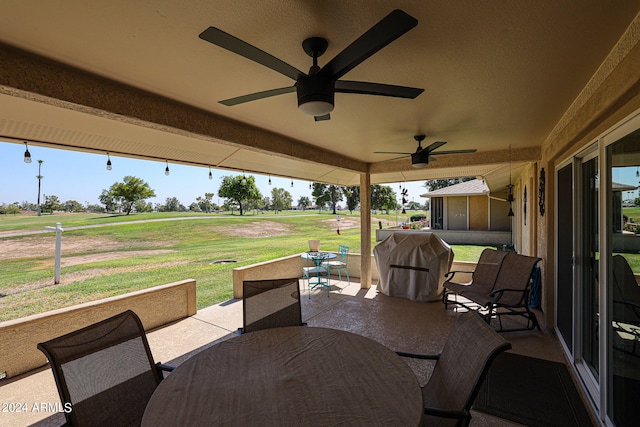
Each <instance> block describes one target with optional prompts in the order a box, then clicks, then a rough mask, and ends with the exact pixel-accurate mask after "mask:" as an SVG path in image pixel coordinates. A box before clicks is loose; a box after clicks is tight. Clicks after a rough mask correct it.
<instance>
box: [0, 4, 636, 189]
mask: <svg viewBox="0 0 640 427" xmlns="http://www.w3.org/2000/svg"><path fill="white" fill-rule="evenodd" d="M395 8H400V9H402V10H404V11H405V12H407V13H408V14H410V15H412V16H413V17H415V18H416V19H417V20H418V21H419V24H418V25H417V27H416V28H414V29H412V30H410V31H409V32H408V33H406V34H405V35H404V36H402V37H400V38H399V39H397V40H396V41H394V42H392V43H391V44H389V45H388V46H387V47H385V48H384V49H382V50H381V51H379V52H378V53H376V54H375V55H373V56H372V57H370V58H369V59H367V60H366V61H364V62H363V63H362V64H360V65H359V66H357V67H356V68H354V69H353V70H352V71H350V72H349V73H347V74H346V75H345V77H344V78H345V79H348V80H361V81H370V82H378V83H386V84H395V85H403V86H412V87H418V88H424V89H425V90H424V92H423V93H422V94H421V95H420V96H418V97H417V98H416V99H413V100H407V99H398V98H387V97H377V96H365V95H353V94H337V95H336V99H335V110H334V111H333V113H332V114H331V120H329V121H321V122H314V120H313V118H312V117H311V116H308V115H305V114H303V113H301V112H300V111H298V109H297V104H296V98H295V95H294V94H292V93H289V94H285V95H280V96H276V97H272V98H267V99H262V100H259V101H255V102H250V103H246V104H242V105H237V106H233V107H227V106H224V105H222V104H219V103H218V101H220V100H223V99H227V98H231V97H235V96H240V95H245V94H248V93H252V92H257V91H262V90H268V89H273V88H279V87H285V86H290V85H292V84H293V81H292V80H290V79H288V78H287V77H284V76H283V75H280V74H278V73H276V72H274V71H272V70H270V69H267V68H265V67H263V66H261V65H258V64H255V63H253V62H251V61H248V60H246V59H244V58H241V57H239V56H237V55H235V54H233V53H230V52H228V51H226V50H224V49H221V48H219V47H217V46H214V45H212V44H210V43H207V42H205V41H203V40H201V39H200V38H199V37H198V35H199V34H200V33H201V32H202V31H203V30H205V29H206V28H207V27H209V26H216V27H219V28H221V29H222V30H224V31H226V32H228V33H230V34H233V35H234V36H236V37H238V38H240V39H242V40H244V41H246V42H248V43H250V44H252V45H255V46H257V47H259V48H260V49H262V50H264V51H266V52H268V53H270V54H272V55H274V56H276V57H278V58H280V59H282V60H283V61H285V62H287V63H289V64H291V65H293V66H294V67H296V68H298V69H300V70H302V71H305V72H306V71H307V70H308V68H309V66H310V65H311V59H310V58H309V57H308V56H307V55H306V54H305V53H304V52H303V50H302V47H301V43H302V40H304V39H305V38H307V37H310V36H321V37H324V38H326V39H327V40H328V41H329V47H328V49H327V52H326V53H325V54H324V56H322V57H321V58H320V59H319V64H320V66H322V65H323V64H325V63H326V62H327V61H328V60H330V59H331V58H333V57H334V56H335V55H336V54H337V53H338V52H340V51H341V50H342V49H344V48H345V47H346V46H347V45H348V44H349V43H351V42H352V41H353V40H355V39H356V38H357V37H359V36H360V35H361V34H362V33H364V32H365V31H366V30H368V29H369V28H371V27H372V26H373V25H374V24H375V23H376V22H378V21H379V20H380V19H382V18H383V17H384V16H386V15H387V14H388V13H389V12H391V10H392V9H395ZM639 10H640V1H624V2H610V1H606V0H601V1H596V0H594V1H589V2H584V1H574V2H558V1H555V0H540V1H536V2H515V1H513V2H504V1H483V2H472V1H454V2H451V1H448V0H434V1H429V2H415V1H396V2H371V1H367V0H352V1H322V2H318V1H296V2H291V1H284V0H265V1H260V2H251V3H250V4H249V3H240V4H239V3H238V2H237V1H235V0H228V1H215V0H206V1H204V0H193V1H190V2H188V3H184V2H178V1H170V0H164V1H160V0H158V1H154V2H131V1H127V0H110V1H103V2H97V3H96V2H65V3H64V6H63V7H62V6H61V5H60V3H57V2H41V1H31V0H27V1H25V0H22V1H7V2H4V8H3V13H2V14H0V42H2V43H4V44H5V45H4V46H0V58H2V59H3V64H4V66H3V67H2V68H3V69H2V70H0V138H2V139H4V140H7V141H13V142H18V143H19V142H21V141H22V140H28V141H32V142H31V143H32V144H33V145H38V144H43V145H44V144H46V145H53V146H59V147H62V148H69V149H74V150H86V151H92V152H107V151H108V152H111V153H115V154H120V155H125V156H131V157H142V158H149V159H155V160H159V161H163V162H164V160H165V159H167V160H169V161H170V162H177V163H184V164H193V165H200V166H204V167H207V166H209V165H211V166H214V167H219V168H223V169H232V170H245V171H248V172H255V173H263V174H271V175H279V176H286V177H292V178H298V179H305V180H310V181H322V182H328V183H337V184H341V185H359V183H360V180H359V176H360V174H361V173H365V172H367V171H369V172H370V173H371V182H372V183H385V182H397V181H405V180H406V181H413V180H424V179H432V178H446V177H457V176H484V177H485V178H486V180H487V182H488V183H489V185H490V186H491V188H492V190H496V189H498V188H499V187H501V186H504V185H505V184H506V182H507V181H508V167H506V168H505V165H506V164H507V162H508V160H509V158H510V155H509V151H510V148H509V147H511V158H512V160H513V168H512V169H513V171H515V172H517V171H519V170H520V169H521V168H522V166H523V165H525V164H526V163H527V162H529V161H536V160H538V159H539V158H540V156H541V149H540V147H541V145H542V144H543V142H544V141H545V140H546V139H547V138H548V136H549V135H550V134H551V133H552V132H553V131H554V127H556V125H557V124H558V123H559V122H560V121H561V118H562V116H563V114H565V112H566V111H567V109H568V108H569V107H570V105H571V104H572V102H573V101H574V100H575V98H576V97H577V96H578V95H579V93H580V92H581V91H582V90H583V88H584V87H585V86H586V85H587V83H588V81H589V79H590V78H591V76H592V75H593V74H594V73H595V71H596V70H597V69H598V67H599V66H600V64H601V63H602V62H603V60H604V59H605V57H606V55H607V54H608V53H609V52H610V51H611V49H612V48H613V46H614V45H615V43H616V42H617V41H618V39H619V38H620V36H621V35H622V34H623V32H624V31H625V30H626V29H627V27H628V25H629V24H630V23H631V21H632V20H633V18H634V17H635V16H636V15H637V13H638V11H639ZM14 48H17V49H18V50H15V49H14ZM25 52H30V53H34V54H36V55H39V56H30V55H24V53H25ZM41 57H42V58H41ZM43 58H46V59H47V60H53V61H55V62H48V61H47V60H44V59H43ZM60 64H65V66H62V65H60ZM10 65H13V66H10ZM67 66H70V67H67ZM79 70H82V71H79ZM85 72H86V73H89V74H85ZM114 82H117V84H116V83H114ZM418 133H424V134H426V135H427V139H426V140H425V143H427V144H429V143H431V142H433V141H436V140H442V141H447V142H448V144H447V145H446V146H445V147H443V148H442V149H445V150H463V149H471V148H475V149H477V150H478V152H477V153H475V154H460V155H448V156H441V157H439V158H438V160H437V161H436V162H432V163H431V164H430V165H429V166H428V167H426V168H424V169H414V168H412V167H411V165H410V161H409V159H408V158H404V159H400V160H392V161H389V159H392V158H394V157H397V156H394V155H383V154H376V153H375V152H376V151H402V152H405V151H406V152H411V151H414V150H415V146H416V144H415V141H413V135H415V134H418Z"/></svg>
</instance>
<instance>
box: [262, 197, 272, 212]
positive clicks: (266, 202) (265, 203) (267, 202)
mask: <svg viewBox="0 0 640 427" xmlns="http://www.w3.org/2000/svg"><path fill="white" fill-rule="evenodd" d="M262 209H265V210H269V209H271V198H270V197H263V198H262Z"/></svg>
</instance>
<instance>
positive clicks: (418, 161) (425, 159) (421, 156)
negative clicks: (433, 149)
mask: <svg viewBox="0 0 640 427" xmlns="http://www.w3.org/2000/svg"><path fill="white" fill-rule="evenodd" d="M428 164H429V152H425V151H419V152H417V153H413V154H411V165H412V166H413V167H414V168H423V167H425V166H427V165H428Z"/></svg>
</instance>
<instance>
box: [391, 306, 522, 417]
mask: <svg viewBox="0 0 640 427" xmlns="http://www.w3.org/2000/svg"><path fill="white" fill-rule="evenodd" d="M510 348H511V344H510V343H509V342H507V341H506V340H505V339H504V338H502V337H501V336H500V335H499V334H498V333H497V332H496V331H494V330H493V329H492V328H491V327H490V326H489V325H488V324H487V323H486V322H485V321H484V320H483V319H482V317H480V315H479V314H478V313H476V312H475V311H469V312H466V313H463V314H461V315H460V316H459V317H458V319H457V320H456V322H455V323H454V325H453V327H452V328H451V332H450V333H449V337H448V338H447V341H446V342H445V345H444V348H443V349H442V353H440V354H436V355H429V354H414V353H406V352H400V351H399V352H397V354H398V355H400V356H402V357H410V358H416V359H427V360H436V364H435V367H434V369H433V372H432V374H431V377H430V378H429V382H428V383H427V385H426V386H424V387H423V388H422V395H423V398H424V404H425V408H424V414H425V418H424V421H423V425H429V426H468V425H469V422H470V421H471V413H470V410H471V405H473V402H474V400H475V399H476V396H477V395H478V391H479V390H480V386H481V385H482V382H483V381H484V378H485V377H486V375H487V373H488V372H489V368H490V367H491V364H492V363H493V361H494V359H495V358H496V356H497V355H498V354H500V353H502V352H503V351H505V350H508V349H510Z"/></svg>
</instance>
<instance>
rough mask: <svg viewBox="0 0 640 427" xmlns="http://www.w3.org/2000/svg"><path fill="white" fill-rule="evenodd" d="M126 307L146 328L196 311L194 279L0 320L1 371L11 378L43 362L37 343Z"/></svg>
mask: <svg viewBox="0 0 640 427" xmlns="http://www.w3.org/2000/svg"><path fill="white" fill-rule="evenodd" d="M126 310H133V311H134V312H135V313H136V314H137V315H138V317H140V320H141V321H142V324H143V325H144V328H145V330H147V329H152V328H155V327H157V326H161V325H164V324H167V323H170V322H173V321H174V320H178V319H183V318H185V317H188V316H192V315H194V314H196V281H195V280H193V279H187V280H183V281H180V282H175V283H170V284H167V285H161V286H156V287H153V288H149V289H144V290H142V291H137V292H131V293H128V294H124V295H119V296H116V297H111V298H105V299H102V300H98V301H92V302H88V303H85V304H78V305H74V306H71V307H65V308H61V309H59V310H53V311H48V312H45V313H41V314H35V315H33V316H28V317H23V318H20V319H17V320H9V321H5V322H0V343H2V345H1V346H0V373H2V372H5V373H6V377H7V378H11V377H14V376H16V375H19V374H22V373H24V372H28V371H30V370H32V369H35V368H38V367H40V366H43V365H45V364H46V363H47V359H46V358H45V356H44V354H43V353H42V352H40V350H38V349H37V347H36V346H37V345H38V343H40V342H44V341H48V340H50V339H53V338H56V337H59V336H60V335H64V334H66V333H69V332H72V331H75V330H77V329H80V328H83V327H85V326H88V325H91V324H93V323H96V322H99V321H100V320H103V319H106V318H108V317H111V316H115V315H116V314H119V313H122V312H123V311H126ZM0 381H1V380H0ZM0 384H1V382H0Z"/></svg>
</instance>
